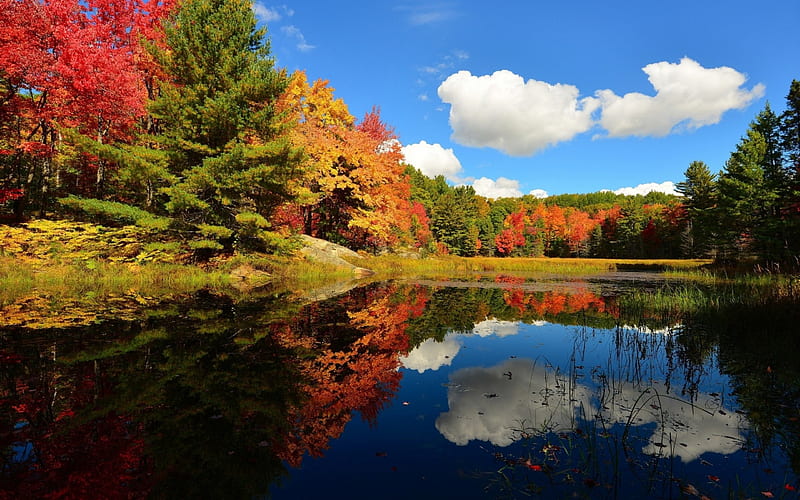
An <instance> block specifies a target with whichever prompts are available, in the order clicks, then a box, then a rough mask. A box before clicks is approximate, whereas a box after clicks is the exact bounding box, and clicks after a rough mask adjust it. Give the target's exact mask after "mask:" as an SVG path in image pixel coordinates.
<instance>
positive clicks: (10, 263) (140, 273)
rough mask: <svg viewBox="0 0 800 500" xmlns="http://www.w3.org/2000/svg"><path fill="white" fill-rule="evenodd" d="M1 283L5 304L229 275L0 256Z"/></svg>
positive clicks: (182, 285)
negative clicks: (28, 298)
mask: <svg viewBox="0 0 800 500" xmlns="http://www.w3.org/2000/svg"><path fill="white" fill-rule="evenodd" d="M0 283H2V288H0V304H7V303H9V302H12V301H14V300H16V299H18V298H21V297H26V296H32V295H40V296H41V295H47V296H52V297H89V298H97V297H103V296H108V295H120V294H123V293H127V292H130V291H132V290H133V291H135V292H136V293H139V294H142V295H148V296H165V295H175V294H182V293H189V292H193V291H196V290H198V289H200V288H206V287H208V288H224V287H226V286H228V285H229V283H230V278H229V276H228V275H227V274H226V273H224V272H219V271H214V270H212V271H208V270H203V269H201V268H199V267H196V266H184V265H178V264H164V263H149V264H144V265H135V264H120V263H110V262H104V261H95V260H89V261H86V262H83V263H71V264H65V263H52V264H49V265H44V266H43V265H32V264H30V263H26V262H23V261H19V260H17V259H12V258H9V257H0Z"/></svg>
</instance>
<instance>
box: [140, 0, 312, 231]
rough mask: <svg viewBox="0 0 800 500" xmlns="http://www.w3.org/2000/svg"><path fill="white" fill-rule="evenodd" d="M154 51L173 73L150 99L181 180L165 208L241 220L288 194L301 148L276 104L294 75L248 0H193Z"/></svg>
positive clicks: (206, 218) (220, 220)
mask: <svg viewBox="0 0 800 500" xmlns="http://www.w3.org/2000/svg"><path fill="white" fill-rule="evenodd" d="M164 29H165V34H166V40H165V43H166V49H163V50H158V49H157V50H156V51H155V56H156V59H157V60H158V61H159V62H160V63H161V66H162V67H163V69H164V71H165V72H166V74H167V76H168V78H167V79H166V80H165V81H162V82H161V84H160V86H159V95H158V97H157V98H156V100H155V101H154V102H153V104H152V106H151V112H152V114H153V115H154V117H155V118H156V120H157V124H158V129H159V131H160V134H159V135H158V136H157V137H156V138H155V139H156V141H157V142H158V143H159V144H158V146H159V148H160V149H165V150H166V151H167V152H168V158H169V161H168V164H169V165H168V170H169V172H170V173H171V174H172V175H173V176H175V177H176V179H177V182H175V183H174V184H173V185H171V186H168V187H166V188H164V189H163V190H162V191H163V192H164V193H165V194H166V195H167V196H168V201H167V203H166V208H167V209H168V210H169V211H170V212H173V213H175V214H177V215H180V216H182V217H183V218H184V219H185V220H187V221H190V222H208V223H214V224H223V225H226V226H229V227H233V226H236V216H237V215H238V214H241V213H256V214H260V215H268V214H269V212H270V210H271V209H272V208H274V207H275V206H276V205H277V204H278V203H279V202H281V201H282V200H283V199H285V198H286V197H288V192H287V188H288V186H289V183H290V180H291V179H292V178H293V177H294V176H295V175H296V174H297V171H296V169H297V165H298V160H299V154H298V152H297V151H296V150H294V149H293V148H292V147H291V146H290V144H289V142H288V140H287V139H286V138H285V137H284V136H283V135H282V134H281V132H282V126H281V121H280V119H279V118H280V117H279V116H277V115H276V112H275V109H274V104H275V102H276V100H277V98H278V97H279V95H280V94H281V92H282V91H283V89H284V88H285V86H286V84H287V77H286V74H285V73H284V72H283V71H278V70H276V69H275V68H274V61H273V59H272V58H271V57H270V55H269V43H268V42H267V41H266V40H265V35H266V30H264V29H257V28H256V20H255V16H254V14H253V11H252V5H251V2H250V1H248V0H187V1H185V2H183V3H181V4H180V7H179V9H178V10H177V12H176V13H175V14H174V15H173V16H172V17H171V18H170V19H169V20H168V21H167V22H166V23H165V26H164Z"/></svg>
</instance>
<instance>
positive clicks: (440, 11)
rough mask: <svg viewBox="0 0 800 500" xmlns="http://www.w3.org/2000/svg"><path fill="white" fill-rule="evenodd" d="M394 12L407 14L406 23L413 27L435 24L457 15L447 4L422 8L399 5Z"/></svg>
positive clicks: (423, 6)
mask: <svg viewBox="0 0 800 500" xmlns="http://www.w3.org/2000/svg"><path fill="white" fill-rule="evenodd" d="M394 10H395V11H398V12H403V13H407V14H408V22H409V23H410V24H411V25H413V26H424V25H427V24H435V23H438V22H442V21H446V20H448V19H451V18H453V17H456V16H457V15H458V13H457V12H456V11H455V10H453V9H452V8H450V5H449V4H432V5H422V6H409V5H400V6H397V7H395V8H394Z"/></svg>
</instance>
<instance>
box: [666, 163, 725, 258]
mask: <svg viewBox="0 0 800 500" xmlns="http://www.w3.org/2000/svg"><path fill="white" fill-rule="evenodd" d="M684 176H685V178H686V180H684V181H683V182H679V183H678V184H677V185H676V186H675V189H676V191H678V192H679V193H680V194H682V195H683V196H684V202H683V203H684V205H685V206H686V210H687V212H688V218H689V229H688V233H687V235H686V240H685V241H684V249H685V253H686V254H687V255H688V256H689V257H705V256H707V255H708V254H709V253H710V252H711V250H712V247H713V239H714V220H715V219H714V208H715V206H716V199H717V185H716V176H715V175H714V174H712V173H711V170H709V168H708V165H706V164H705V163H704V162H702V161H693V162H692V163H690V164H689V167H688V168H687V169H686V172H685V173H684Z"/></svg>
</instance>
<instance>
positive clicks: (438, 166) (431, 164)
mask: <svg viewBox="0 0 800 500" xmlns="http://www.w3.org/2000/svg"><path fill="white" fill-rule="evenodd" d="M402 152H403V155H404V156H405V158H406V163H408V164H409V165H413V166H414V167H416V168H417V169H419V171H420V172H422V173H423V174H425V175H427V176H428V177H436V176H437V175H443V176H445V178H446V179H449V180H452V181H458V174H459V173H460V172H461V162H460V161H458V158H456V155H455V153H453V150H452V149H450V148H447V149H445V148H443V147H442V145H441V144H428V143H427V142H425V141H420V142H419V143H417V144H409V145H408V146H404V147H403V148H402Z"/></svg>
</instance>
